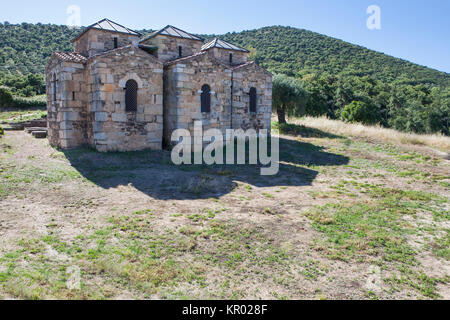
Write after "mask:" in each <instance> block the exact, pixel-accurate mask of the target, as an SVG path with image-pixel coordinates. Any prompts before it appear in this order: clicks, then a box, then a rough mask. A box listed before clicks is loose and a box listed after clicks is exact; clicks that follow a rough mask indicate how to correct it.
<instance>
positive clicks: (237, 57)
mask: <svg viewBox="0 0 450 320" xmlns="http://www.w3.org/2000/svg"><path fill="white" fill-rule="evenodd" d="M208 53H209V54H211V55H212V56H213V57H214V58H216V59H217V60H219V61H222V62H223V63H226V64H230V53H231V54H232V55H233V62H232V65H238V64H242V63H246V62H247V61H248V53H246V52H241V51H235V50H226V49H222V48H211V49H208Z"/></svg>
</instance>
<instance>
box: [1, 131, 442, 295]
mask: <svg viewBox="0 0 450 320" xmlns="http://www.w3.org/2000/svg"><path fill="white" fill-rule="evenodd" d="M281 138H282V139H281V141H280V148H281V155H280V158H281V167H280V172H279V174H278V175H276V176H273V177H264V176H261V175H259V167H257V166H249V165H245V166H206V165H205V166H193V165H192V166H175V165H173V164H172V163H171V161H170V153H168V152H167V151H163V152H156V151H155V152H152V151H144V152H131V153H110V154H101V153H97V152H95V151H92V150H90V149H77V150H70V151H60V150H56V149H54V148H52V147H50V146H49V144H48V142H47V141H46V140H37V139H34V138H32V137H31V136H30V135H28V134H26V133H25V132H7V133H6V135H5V136H4V137H3V138H1V139H0V177H1V183H0V298H3V299H55V298H57V299H449V298H450V287H449V275H450V263H449V259H450V257H449V243H450V242H449V241H450V240H449V232H450V231H449V230H450V229H449V213H448V212H449V202H448V197H449V190H450V184H449V183H450V162H449V161H448V160H444V159H440V158H438V157H436V156H435V155H434V154H433V153H432V152H431V151H429V150H428V149H427V148H425V147H420V146H405V145H402V146H400V145H392V144H382V143H374V142H370V141H366V140H362V139H357V138H352V139H350V138H345V137H339V136H335V135H332V134H330V133H326V132H321V131H318V130H310V129H308V128H299V129H298V131H296V132H290V134H289V135H282V137H281ZM74 270H75V271H74ZM74 279H75V280H74ZM78 280H79V281H78ZM73 281H74V283H75V287H71V286H70V283H72V282H73Z"/></svg>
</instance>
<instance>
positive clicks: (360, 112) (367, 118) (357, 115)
mask: <svg viewBox="0 0 450 320" xmlns="http://www.w3.org/2000/svg"><path fill="white" fill-rule="evenodd" d="M341 119H342V120H344V121H348V122H360V123H362V124H376V123H380V121H381V117H380V113H379V112H377V110H376V108H375V106H373V105H370V104H369V103H367V102H363V101H352V103H350V104H348V105H346V106H345V107H344V109H343V110H342V111H341Z"/></svg>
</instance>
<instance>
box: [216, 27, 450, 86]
mask: <svg viewBox="0 0 450 320" xmlns="http://www.w3.org/2000/svg"><path fill="white" fill-rule="evenodd" d="M221 38H223V39H224V40H226V41H230V42H232V43H235V44H237V45H241V46H244V47H246V48H249V49H250V50H251V51H253V53H254V57H255V60H256V61H257V62H258V63H260V64H261V65H263V66H264V67H266V68H267V69H269V70H270V71H272V72H277V73H284V74H287V75H291V76H303V75H306V74H310V73H314V74H318V73H322V72H327V73H329V74H332V75H342V76H371V77H373V78H374V79H377V80H382V81H385V82H396V83H405V84H421V83H422V84H424V83H431V84H438V85H447V86H448V85H450V75H449V74H447V73H444V72H439V71H436V70H433V69H429V68H426V67H422V66H419V65H416V64H413V63H411V62H408V61H405V60H401V59H397V58H394V57H391V56H388V55H385V54H382V53H379V52H375V51H372V50H368V49H366V48H363V47H360V46H356V45H353V44H350V43H348V42H344V41H341V40H338V39H334V38H331V37H327V36H324V35H321V34H318V33H315V32H311V31H308V30H302V29H296V28H291V27H280V26H276V27H266V28H262V29H258V30H251V31H243V32H240V33H227V34H225V35H223V36H221Z"/></svg>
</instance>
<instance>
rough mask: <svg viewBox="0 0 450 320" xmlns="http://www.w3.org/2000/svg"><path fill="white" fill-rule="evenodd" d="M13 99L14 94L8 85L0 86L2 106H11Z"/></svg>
mask: <svg viewBox="0 0 450 320" xmlns="http://www.w3.org/2000/svg"><path fill="white" fill-rule="evenodd" d="M13 99H14V98H13V95H12V93H11V91H10V90H9V88H8V87H0V108H6V107H9V106H11V104H12V102H13Z"/></svg>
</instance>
